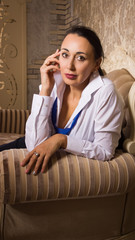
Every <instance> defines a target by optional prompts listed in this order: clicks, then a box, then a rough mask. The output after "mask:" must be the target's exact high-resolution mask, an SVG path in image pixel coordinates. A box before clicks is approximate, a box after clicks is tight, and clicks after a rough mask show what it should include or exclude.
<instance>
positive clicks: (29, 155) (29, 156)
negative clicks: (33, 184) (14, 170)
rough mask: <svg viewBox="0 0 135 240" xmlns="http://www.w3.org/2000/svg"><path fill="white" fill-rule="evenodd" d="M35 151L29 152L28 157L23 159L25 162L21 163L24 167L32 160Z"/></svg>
mask: <svg viewBox="0 0 135 240" xmlns="http://www.w3.org/2000/svg"><path fill="white" fill-rule="evenodd" d="M33 153H34V151H32V152H29V153H28V154H27V155H26V157H25V158H24V159H23V161H22V162H21V166H22V167H24V166H25V165H26V164H27V163H28V162H29V160H30V158H31V157H32V155H33Z"/></svg>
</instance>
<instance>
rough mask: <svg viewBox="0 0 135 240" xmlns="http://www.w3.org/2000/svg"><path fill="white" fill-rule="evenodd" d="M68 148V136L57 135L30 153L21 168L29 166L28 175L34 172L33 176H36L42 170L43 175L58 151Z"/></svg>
mask: <svg viewBox="0 0 135 240" xmlns="http://www.w3.org/2000/svg"><path fill="white" fill-rule="evenodd" d="M66 146H67V137H66V135H63V134H55V135H53V136H51V137H50V138H48V139H47V140H46V141H44V142H42V143H41V144H39V145H38V146H37V147H35V148H34V149H33V150H32V151H31V152H29V153H28V154H27V156H26V157H25V159H24V160H23V161H22V163H21V166H22V167H24V166H26V165H27V169H26V173H30V172H31V171H33V174H34V175H36V174H37V173H38V172H39V170H40V169H41V172H42V173H43V172H44V171H45V168H46V165H47V163H48V161H49V159H50V157H51V156H52V155H53V154H54V153H55V152H56V151H57V150H59V149H60V148H63V149H64V148H66Z"/></svg>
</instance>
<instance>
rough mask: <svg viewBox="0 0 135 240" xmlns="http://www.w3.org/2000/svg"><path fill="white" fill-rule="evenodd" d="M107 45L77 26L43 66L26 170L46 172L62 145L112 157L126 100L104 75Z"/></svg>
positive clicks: (28, 128)
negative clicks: (53, 156) (47, 166)
mask: <svg viewBox="0 0 135 240" xmlns="http://www.w3.org/2000/svg"><path fill="white" fill-rule="evenodd" d="M102 58H103V49H102V46H101V43H100V40H99V38H98V37H97V35H96V34H95V32H93V31H92V30H91V29H89V28H86V27H83V26H77V27H73V28H72V29H71V30H70V31H69V32H68V33H67V35H66V37H65V38H64V40H63V42H62V45H61V49H60V51H59V50H57V51H56V52H55V53H54V54H52V55H51V56H49V57H48V58H47V59H46V60H45V62H44V64H43V65H42V67H41V69H40V71H41V86H40V93H39V95H34V98H33V103H32V111H31V115H30V116H29V119H28V120H27V124H26V135H25V138H26V146H27V148H28V150H29V151H30V152H29V153H28V155H27V156H26V158H25V159H24V160H23V162H22V164H21V165H22V166H25V165H26V164H27V169H26V173H29V172H30V171H31V170H33V169H34V170H33V174H37V173H38V171H39V169H41V172H44V171H45V168H46V165H47V163H48V161H49V159H50V157H51V156H52V155H53V154H54V153H55V152H56V151H57V150H59V149H60V148H62V149H64V150H65V151H67V152H71V153H73V154H78V155H82V156H86V157H88V158H93V159H98V160H109V159H111V158H112V157H113V155H114V152H115V149H116V147H117V145H118V141H119V138H120V133H121V125H122V119H123V102H122V100H121V98H120V97H119V95H118V93H117V92H116V90H115V87H114V85H113V83H112V82H111V81H110V80H109V79H107V78H104V77H101V76H100V74H101V69H100V64H101V61H102Z"/></svg>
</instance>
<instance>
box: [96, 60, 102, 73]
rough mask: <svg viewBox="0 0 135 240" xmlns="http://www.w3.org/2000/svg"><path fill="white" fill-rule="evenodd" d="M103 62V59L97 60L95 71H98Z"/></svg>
mask: <svg viewBox="0 0 135 240" xmlns="http://www.w3.org/2000/svg"><path fill="white" fill-rule="evenodd" d="M101 62H102V58H101V57H100V58H98V59H96V65H95V71H98V69H99V67H100V64H101Z"/></svg>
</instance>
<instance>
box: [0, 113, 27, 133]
mask: <svg viewBox="0 0 135 240" xmlns="http://www.w3.org/2000/svg"><path fill="white" fill-rule="evenodd" d="M29 113H30V112H29V110H21V109H20V110H15V109H1V110H0V132H1V133H17V134H24V132H25V123H26V120H27V118H28V116H29Z"/></svg>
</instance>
